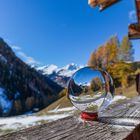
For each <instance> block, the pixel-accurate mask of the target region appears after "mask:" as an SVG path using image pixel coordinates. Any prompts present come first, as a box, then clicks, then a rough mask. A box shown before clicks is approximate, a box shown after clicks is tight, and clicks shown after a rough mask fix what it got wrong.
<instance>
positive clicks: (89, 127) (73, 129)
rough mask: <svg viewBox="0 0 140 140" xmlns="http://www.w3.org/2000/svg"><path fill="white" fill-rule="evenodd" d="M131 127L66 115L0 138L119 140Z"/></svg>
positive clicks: (18, 139) (22, 139)
mask: <svg viewBox="0 0 140 140" xmlns="http://www.w3.org/2000/svg"><path fill="white" fill-rule="evenodd" d="M132 129H133V128H132V127H127V128H126V127H124V126H115V125H113V126H112V125H108V124H104V123H100V122H85V123H83V122H82V121H80V120H79V119H78V118H77V117H68V118H65V119H62V120H59V121H56V122H53V123H50V124H45V125H41V126H36V127H32V128H29V129H25V130H23V131H20V132H15V133H12V134H8V135H5V136H3V137H0V140H16V139H17V140H48V139H49V140H61V139H67V140H69V139H72V140H78V139H79V140H86V139H87V140H88V139H94V140H96V139H100V140H102V139H103V140H104V139H108V140H119V139H122V138H125V137H126V136H127V135H128V134H129V133H130V132H131V130H132Z"/></svg>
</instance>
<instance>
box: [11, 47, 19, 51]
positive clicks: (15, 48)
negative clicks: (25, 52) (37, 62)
mask: <svg viewBox="0 0 140 140" xmlns="http://www.w3.org/2000/svg"><path fill="white" fill-rule="evenodd" d="M12 49H13V50H16V51H19V50H21V48H20V47H18V46H12Z"/></svg>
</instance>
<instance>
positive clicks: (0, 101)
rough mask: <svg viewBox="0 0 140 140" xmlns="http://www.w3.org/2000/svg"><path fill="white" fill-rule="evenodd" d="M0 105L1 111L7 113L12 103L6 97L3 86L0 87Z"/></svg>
mask: <svg viewBox="0 0 140 140" xmlns="http://www.w3.org/2000/svg"><path fill="white" fill-rule="evenodd" d="M0 107H1V109H2V112H3V113H7V112H8V111H9V110H10V109H11V107H12V103H11V101H10V100H9V99H8V98H7V96H6V94H5V93H4V89H3V88H0Z"/></svg>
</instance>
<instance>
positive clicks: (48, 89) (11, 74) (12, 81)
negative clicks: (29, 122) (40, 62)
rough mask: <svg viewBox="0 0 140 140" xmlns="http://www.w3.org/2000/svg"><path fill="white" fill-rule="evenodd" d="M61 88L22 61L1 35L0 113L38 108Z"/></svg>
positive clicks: (51, 99) (50, 100)
mask: <svg viewBox="0 0 140 140" xmlns="http://www.w3.org/2000/svg"><path fill="white" fill-rule="evenodd" d="M62 89H63V88H62V87H61V86H59V85H57V84H56V83H54V82H53V81H52V80H50V79H49V78H48V77H44V76H42V75H41V74H40V73H38V72H37V71H36V70H35V69H33V68H31V67H30V66H29V65H27V64H25V63H24V62H23V61H21V60H20V59H19V58H18V57H17V56H16V55H15V53H14V52H13V51H12V49H11V48H10V47H9V46H8V44H7V43H6V42H5V41H4V40H3V39H1V38H0V116H11V115H19V114H23V113H25V112H27V111H33V112H34V111H38V110H40V109H42V108H44V107H46V106H48V105H49V104H50V103H52V102H53V101H55V100H57V99H58V93H59V92H60V91H61V90H62Z"/></svg>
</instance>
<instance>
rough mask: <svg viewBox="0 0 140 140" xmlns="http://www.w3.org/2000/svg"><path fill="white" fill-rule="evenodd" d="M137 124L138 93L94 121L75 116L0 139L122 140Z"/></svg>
mask: <svg viewBox="0 0 140 140" xmlns="http://www.w3.org/2000/svg"><path fill="white" fill-rule="evenodd" d="M138 124H140V97H139V96H138V97H136V98H133V99H132V100H127V101H123V102H122V103H117V104H114V105H111V106H110V107H108V108H107V109H106V110H105V111H102V112H101V113H100V114H99V121H97V122H95V121H92V122H83V121H82V120H81V119H80V118H79V116H77V115H75V116H71V117H68V118H65V119H62V120H58V121H55V122H52V123H48V124H44V125H40V126H35V127H31V128H28V129H25V130H22V131H19V132H15V133H12V134H8V135H5V136H2V137H0V140H48V139H49V140H62V139H66V140H92V139H93V140H98V139H99V140H105V139H107V140H122V139H124V138H126V137H128V136H129V137H133V134H135V133H138V131H136V130H135V131H133V130H134V128H135V126H137V125H138ZM137 130H139V128H138V129H137ZM132 131H133V134H131V133H132ZM136 136H137V137H138V136H139V135H136Z"/></svg>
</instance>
